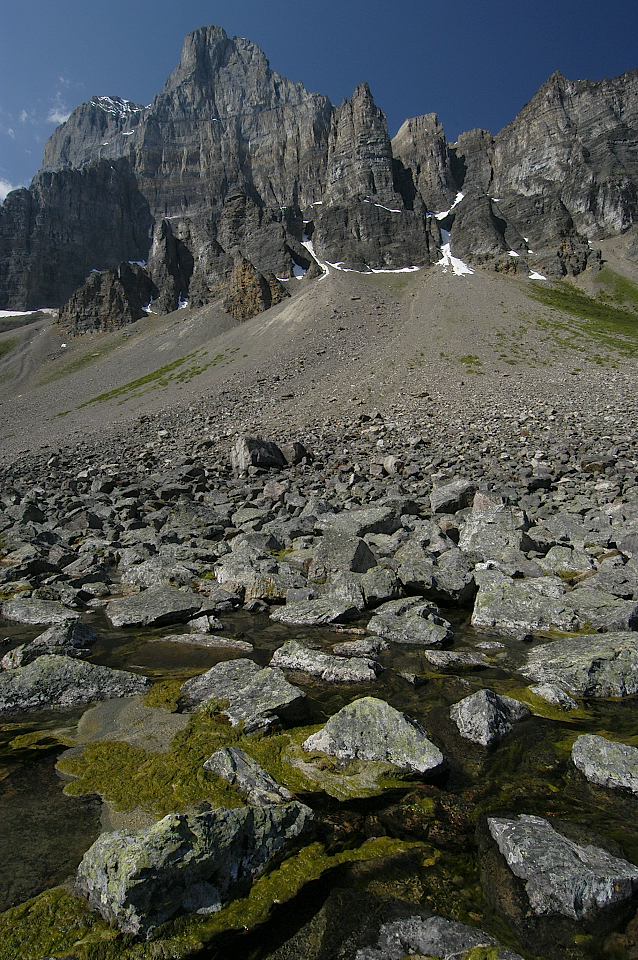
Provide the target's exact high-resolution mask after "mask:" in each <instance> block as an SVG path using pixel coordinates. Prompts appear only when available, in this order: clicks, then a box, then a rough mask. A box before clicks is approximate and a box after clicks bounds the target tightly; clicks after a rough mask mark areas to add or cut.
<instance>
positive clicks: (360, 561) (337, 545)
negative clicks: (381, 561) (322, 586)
mask: <svg viewBox="0 0 638 960" xmlns="http://www.w3.org/2000/svg"><path fill="white" fill-rule="evenodd" d="M376 565H377V561H376V558H375V556H374V554H373V552H372V550H371V549H370V547H369V546H368V544H367V543H366V542H365V540H362V539H361V538H360V537H350V536H347V535H346V536H344V535H343V534H341V533H336V532H335V531H327V532H326V533H325V535H324V536H323V537H322V538H321V540H320V541H319V544H318V546H317V549H316V550H315V552H314V556H313V558H312V561H311V563H310V567H309V569H308V579H309V580H318V581H325V580H330V579H331V578H332V577H334V576H335V575H336V574H338V573H341V571H343V570H349V571H351V572H353V573H365V572H366V570H370V569H371V567H376Z"/></svg>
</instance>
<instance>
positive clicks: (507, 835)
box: [488, 815, 638, 920]
mask: <svg viewBox="0 0 638 960" xmlns="http://www.w3.org/2000/svg"><path fill="white" fill-rule="evenodd" d="M488 829H489V831H490V833H491V835H492V837H493V838H494V840H495V841H496V843H497V845H498V848H499V850H500V852H501V854H502V855H503V857H504V858H505V860H506V861H507V864H508V866H509V868H510V869H511V870H512V872H513V873H514V874H515V875H516V876H517V877H519V878H520V879H521V880H523V881H524V883H525V891H526V893H527V896H528V898H529V903H530V905H531V907H532V910H533V911H534V912H535V913H536V914H537V915H543V914H553V913H559V914H562V915H563V916H566V917H570V918H572V919H574V920H579V919H581V918H582V917H584V916H586V915H587V914H590V913H592V912H594V911H596V910H602V909H604V908H605V907H607V906H611V905H612V904H614V903H617V902H620V901H623V900H630V899H631V898H632V897H633V894H634V891H635V890H636V886H637V884H638V867H636V866H635V865H634V864H632V863H628V862H627V861H626V860H620V859H618V858H617V857H613V856H611V855H610V854H609V853H608V852H607V851H606V850H602V849H601V848H600V847H595V846H593V845H591V844H587V845H585V846H581V845H580V844H576V843H574V842H573V841H571V840H568V839H567V838H566V837H564V836H562V835H561V834H560V833H558V832H557V831H556V830H555V829H554V828H553V827H552V826H551V824H549V823H548V821H547V820H545V819H543V818H542V817H533V816H525V815H521V816H519V817H518V819H517V820H507V819H503V818H498V817H491V818H489V819H488Z"/></svg>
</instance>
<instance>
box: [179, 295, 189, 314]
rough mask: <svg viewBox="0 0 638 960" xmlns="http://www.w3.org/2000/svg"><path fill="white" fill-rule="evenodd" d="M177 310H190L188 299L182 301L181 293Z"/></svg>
mask: <svg viewBox="0 0 638 960" xmlns="http://www.w3.org/2000/svg"><path fill="white" fill-rule="evenodd" d="M177 309H178V310H186V309H188V299H186V300H184V299H182V295H181V293H180V295H179V300H178V301H177Z"/></svg>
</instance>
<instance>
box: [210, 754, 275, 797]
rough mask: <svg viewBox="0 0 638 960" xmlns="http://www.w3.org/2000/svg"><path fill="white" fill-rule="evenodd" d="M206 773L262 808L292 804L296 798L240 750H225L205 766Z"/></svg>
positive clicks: (211, 758) (215, 755)
mask: <svg viewBox="0 0 638 960" xmlns="http://www.w3.org/2000/svg"><path fill="white" fill-rule="evenodd" d="M204 770H208V771H209V772H210V773H215V774H217V776H218V777H221V779H222V780H225V781H226V782H227V783H230V784H231V785H232V786H235V787H237V789H238V790H240V791H241V792H242V793H244V794H246V799H247V800H248V803H249V804H253V805H254V806H257V807H262V806H264V805H266V804H269V803H282V802H288V801H289V800H292V799H293V796H292V794H291V793H290V791H289V790H286V788H285V787H282V786H281V785H280V784H278V783H277V781H276V780H274V779H273V778H272V777H271V776H270V774H268V773H266V771H265V770H263V769H262V768H261V767H260V766H259V764H258V763H257V762H256V761H255V760H253V758H252V757H249V756H248V754H247V753H246V752H245V751H244V750H242V749H241V748H240V747H221V748H220V749H219V750H216V751H215V753H214V754H213V755H212V756H211V757H209V758H208V760H207V761H206V762H205V763H204Z"/></svg>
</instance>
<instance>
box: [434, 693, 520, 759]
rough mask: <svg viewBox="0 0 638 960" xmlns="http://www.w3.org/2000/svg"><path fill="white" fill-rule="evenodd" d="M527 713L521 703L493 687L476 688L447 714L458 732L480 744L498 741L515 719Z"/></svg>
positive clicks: (515, 721)
mask: <svg viewBox="0 0 638 960" xmlns="http://www.w3.org/2000/svg"><path fill="white" fill-rule="evenodd" d="M530 715H531V714H530V711H529V709H528V708H527V707H526V706H525V704H524V703H521V702H520V701H519V700H514V699H512V697H504V696H500V695H499V694H498V693H494V691H493V690H479V691H478V693H473V694H472V695H471V696H469V697H465V698H464V699H463V700H460V701H459V703H455V704H454V705H453V706H452V707H451V709H450V717H451V718H452V720H454V722H455V724H456V725H457V727H458V728H459V733H460V734H461V736H462V737H464V738H465V739H466V740H471V741H472V742H473V743H479V744H480V745H481V746H482V747H491V746H494V745H495V744H497V743H499V742H500V741H501V740H502V739H503V737H504V736H505V735H506V734H508V733H509V732H510V730H512V729H513V727H514V724H515V723H517V722H518V721H519V720H524V719H525V718H526V717H529V716H530Z"/></svg>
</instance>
